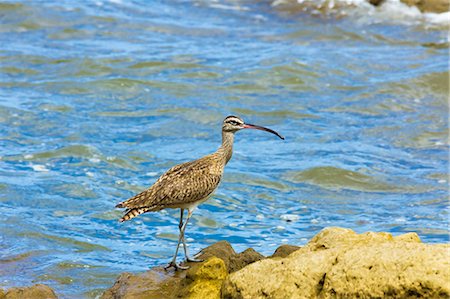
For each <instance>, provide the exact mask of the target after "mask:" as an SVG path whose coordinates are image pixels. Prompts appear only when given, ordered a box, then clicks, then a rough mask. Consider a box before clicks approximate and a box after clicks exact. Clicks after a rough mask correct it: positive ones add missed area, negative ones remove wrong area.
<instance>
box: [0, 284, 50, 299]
mask: <svg viewBox="0 0 450 299" xmlns="http://www.w3.org/2000/svg"><path fill="white" fill-rule="evenodd" d="M16 298H17V299H23V298H33V299H55V298H58V297H57V296H56V294H55V292H54V291H53V289H52V288H50V287H49V286H46V285H44V284H35V285H33V286H31V287H22V288H10V289H9V290H8V291H6V292H5V291H3V290H1V289H0V299H16Z"/></svg>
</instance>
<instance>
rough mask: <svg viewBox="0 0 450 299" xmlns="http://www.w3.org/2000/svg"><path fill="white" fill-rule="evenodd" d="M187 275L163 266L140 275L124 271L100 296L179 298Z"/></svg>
mask: <svg viewBox="0 0 450 299" xmlns="http://www.w3.org/2000/svg"><path fill="white" fill-rule="evenodd" d="M185 277H186V272H185V271H177V272H173V271H172V272H169V271H166V270H164V268H162V267H156V268H153V269H152V270H150V271H147V272H145V273H142V274H138V275H134V274H131V273H122V274H121V275H120V276H119V278H118V279H117V280H116V282H115V283H114V285H113V286H112V287H111V288H109V289H108V290H106V291H105V292H104V293H103V294H102V296H101V297H100V298H102V299H109V298H114V299H118V298H123V299H127V298H133V299H140V298H142V299H143V298H155V299H156V298H177V294H178V293H179V292H180V289H181V282H182V280H183V279H184V278H185Z"/></svg>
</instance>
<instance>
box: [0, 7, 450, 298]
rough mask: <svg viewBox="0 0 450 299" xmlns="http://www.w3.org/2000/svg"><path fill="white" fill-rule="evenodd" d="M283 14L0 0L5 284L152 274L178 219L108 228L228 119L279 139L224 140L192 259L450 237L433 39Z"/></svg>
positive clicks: (93, 291) (406, 26)
mask: <svg viewBox="0 0 450 299" xmlns="http://www.w3.org/2000/svg"><path fill="white" fill-rule="evenodd" d="M269 4H272V6H270V5H269ZM292 5H293V4H292V3H289V1H286V3H284V4H281V3H280V1H278V3H275V2H272V3H266V2H262V3H260V2H251V1H247V2H245V3H240V2H233V3H227V2H223V3H222V2H203V1H201V2H194V3H188V2H186V3H184V2H180V3H178V2H173V3H172V2H170V3H165V2H154V3H153V4H152V6H149V5H147V4H146V3H144V2H143V1H137V2H136V1H135V2H133V3H127V2H125V1H97V2H95V3H94V2H72V1H62V2H59V3H58V4H57V5H56V4H53V3H52V2H46V1H41V2H39V3H35V4H33V3H29V2H22V3H1V4H0V15H1V16H2V26H1V28H0V38H1V41H2V49H1V50H0V70H1V71H0V72H1V73H0V74H1V76H0V87H1V89H0V144H1V146H0V212H1V214H2V216H3V219H4V221H2V222H1V224H0V252H1V254H0V255H1V257H0V286H1V287H10V286H15V285H29V284H32V283H38V282H40V283H46V284H49V285H51V286H52V287H54V288H55V289H56V291H57V292H58V294H60V295H63V296H65V297H80V296H84V297H89V298H94V297H95V296H97V295H98V294H100V293H101V292H102V290H103V289H104V288H106V287H108V286H110V285H111V284H112V283H113V280H114V278H115V277H116V276H117V275H118V274H119V273H121V272H125V271H129V272H139V271H144V270H145V269H148V268H149V267H151V266H155V265H160V264H163V263H165V262H166V260H167V259H169V258H170V256H171V254H172V250H173V249H174V246H175V241H176V240H177V236H178V227H177V224H178V219H177V217H178V214H179V212H178V211H176V210H167V211H161V212H160V213H150V214H145V215H142V216H140V217H138V218H135V219H133V221H130V222H126V223H123V224H119V223H118V222H117V219H118V218H119V217H120V216H121V214H122V213H121V212H120V211H118V210H115V209H114V205H115V204H116V203H118V202H119V201H121V200H124V199H126V198H127V197H129V196H131V195H133V194H134V193H136V192H139V191H141V190H143V189H144V188H146V187H148V186H150V185H151V184H152V183H153V182H154V181H155V180H156V179H157V177H158V176H159V175H161V174H162V173H163V172H164V171H165V170H167V169H168V168H170V167H171V166H173V165H174V164H177V163H181V162H184V161H187V160H191V159H194V158H197V157H200V156H202V155H205V154H208V153H210V152H212V151H214V150H215V149H216V148H217V147H218V146H219V145H220V141H221V140H220V138H221V136H220V124H221V121H222V120H223V118H224V117H225V116H226V115H229V114H236V115H240V116H242V117H243V118H244V119H245V120H247V121H248V122H250V123H256V124H261V125H264V126H268V127H271V128H273V129H276V130H277V131H279V132H280V133H281V134H282V135H284V136H285V137H286V140H285V141H280V140H277V139H274V138H272V137H271V136H267V135H266V134H264V133H261V132H258V131H244V132H239V133H237V135H236V144H235V146H234V151H235V152H234V154H233V159H232V160H231V161H230V163H229V165H228V166H227V169H226V171H225V175H224V178H223V181H222V184H221V186H220V188H219V189H218V191H217V192H216V195H215V196H214V197H213V198H212V199H210V200H209V201H207V202H206V203H204V204H203V205H201V206H200V207H199V209H198V210H197V211H196V212H195V213H194V216H193V220H192V223H190V225H189V228H188V231H187V238H188V241H189V244H190V251H191V252H195V251H198V250H200V249H201V248H203V247H205V246H207V245H209V244H211V243H213V242H217V241H219V240H228V241H229V242H231V243H232V244H233V246H234V247H235V249H236V250H237V251H241V250H244V249H246V248H248V247H250V246H251V247H254V248H255V249H256V250H257V251H259V252H262V253H264V254H271V253H272V252H273V251H274V250H275V248H276V247H278V246H279V245H280V244H281V243H291V244H297V245H301V244H304V243H305V242H306V241H307V240H308V239H309V238H311V237H312V236H313V235H315V234H316V233H317V232H318V231H319V230H321V229H322V228H324V227H326V226H343V227H348V228H352V229H354V230H356V231H359V232H362V231H368V230H372V231H388V232H391V233H393V234H400V233H403V232H408V231H416V232H418V233H419V235H420V237H421V239H422V240H424V241H425V242H448V239H449V238H448V226H447V225H448V216H449V215H448V146H449V140H448V94H449V87H448V80H449V75H448V62H447V55H448V42H447V41H446V28H445V26H444V27H439V26H438V25H436V24H435V23H433V24H434V25H433V26H431V25H430V24H431V23H430V22H428V21H427V18H428V17H422V16H420V17H417V16H416V17H415V18H414V19H413V20H412V21H410V22H409V23H408V22H407V20H406V18H399V19H401V21H399V22H391V21H387V20H386V19H385V18H383V13H382V12H380V11H378V12H376V13H375V14H374V15H373V16H374V18H373V19H372V21H369V20H367V19H366V18H365V17H364V14H363V13H362V11H364V9H365V8H364V7H362V9H361V11H360V12H359V13H353V14H352V16H353V17H350V18H335V17H333V16H331V17H330V16H329V15H333V13H331V14H329V13H328V12H325V13H320V14H318V15H314V14H313V15H314V16H311V15H310V14H309V13H308V14H305V13H302V12H301V11H302V10H301V9H299V10H298V9H297V7H296V6H292ZM294 5H295V4H294ZM334 9H335V11H338V12H339V11H341V12H344V11H345V12H347V9H348V8H342V10H339V9H340V8H337V7H335V8H334ZM353 9H354V8H352V10H353ZM353 12H354V11H353ZM374 20H375V21H374Z"/></svg>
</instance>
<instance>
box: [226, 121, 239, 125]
mask: <svg viewBox="0 0 450 299" xmlns="http://www.w3.org/2000/svg"><path fill="white" fill-rule="evenodd" d="M228 123H229V124H230V125H233V126H237V125H238V124H239V123H238V122H237V121H234V120H230V121H229V122H228Z"/></svg>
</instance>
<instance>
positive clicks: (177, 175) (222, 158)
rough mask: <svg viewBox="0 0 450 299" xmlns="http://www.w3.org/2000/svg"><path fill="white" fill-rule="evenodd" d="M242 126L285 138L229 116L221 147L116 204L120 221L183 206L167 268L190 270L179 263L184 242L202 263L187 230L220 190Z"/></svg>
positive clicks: (223, 125) (169, 172)
mask: <svg viewBox="0 0 450 299" xmlns="http://www.w3.org/2000/svg"><path fill="white" fill-rule="evenodd" d="M242 129H257V130H263V131H266V132H270V133H272V134H275V135H277V136H278V137H279V138H281V139H284V137H283V136H281V135H280V134H278V133H277V132H275V131H274V130H271V129H268V128H265V127H261V126H257V125H251V124H246V123H245V122H244V121H243V120H242V119H241V118H240V117H237V116H228V117H226V118H225V119H224V121H223V124H222V145H221V146H220V147H219V149H218V150H217V151H216V152H214V153H212V154H209V155H207V156H204V157H202V158H200V159H198V160H194V161H190V162H186V163H182V164H179V165H176V166H174V167H172V168H170V169H169V170H168V171H167V172H166V173H164V174H163V175H162V176H161V177H160V178H159V179H158V180H157V181H156V182H155V183H154V184H153V186H151V187H150V188H148V189H147V190H145V191H143V192H141V193H139V194H137V195H135V196H133V197H131V198H130V199H127V200H125V201H123V202H121V203H119V204H117V205H116V208H125V209H126V211H125V215H124V216H123V217H122V218H121V219H120V220H119V221H120V222H124V221H127V220H130V219H132V218H134V217H136V216H138V215H140V214H143V213H146V212H154V211H160V210H162V209H167V208H170V209H180V223H179V225H178V227H179V230H180V234H179V237H178V244H177V248H176V250H175V255H174V256H173V258H172V260H171V262H170V263H169V265H167V267H166V269H168V268H170V267H174V268H175V270H178V269H181V270H185V269H188V267H186V266H181V265H178V264H177V263H176V259H177V255H178V249H179V247H180V243H181V242H183V248H184V255H185V257H186V261H187V262H200V261H201V260H196V259H193V258H191V257H189V255H188V252H187V247H186V240H185V237H184V232H185V230H186V226H187V224H188V222H189V219H190V218H191V216H192V212H193V211H194V210H195V208H196V207H197V206H198V205H199V204H201V203H202V202H204V201H206V200H207V199H208V198H209V197H210V196H211V195H212V193H213V192H214V190H216V188H217V186H218V185H219V183H220V180H221V178H222V174H223V170H224V168H225V165H226V164H227V163H228V161H229V160H230V159H231V156H232V154H233V141H234V133H236V132H237V131H239V130H242ZM186 209H187V210H188V213H187V218H186V220H185V221H184V222H183V214H184V210H186Z"/></svg>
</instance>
